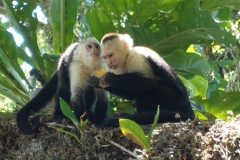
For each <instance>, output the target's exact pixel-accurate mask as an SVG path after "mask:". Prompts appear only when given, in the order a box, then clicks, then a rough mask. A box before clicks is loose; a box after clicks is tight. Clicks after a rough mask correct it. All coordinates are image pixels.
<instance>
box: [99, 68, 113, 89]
mask: <svg viewBox="0 0 240 160" xmlns="http://www.w3.org/2000/svg"><path fill="white" fill-rule="evenodd" d="M115 79H116V75H115V74H114V73H111V72H107V73H106V74H105V75H104V76H102V77H101V78H100V83H101V84H103V86H104V88H105V87H110V86H112V84H113V83H114V80H115Z"/></svg>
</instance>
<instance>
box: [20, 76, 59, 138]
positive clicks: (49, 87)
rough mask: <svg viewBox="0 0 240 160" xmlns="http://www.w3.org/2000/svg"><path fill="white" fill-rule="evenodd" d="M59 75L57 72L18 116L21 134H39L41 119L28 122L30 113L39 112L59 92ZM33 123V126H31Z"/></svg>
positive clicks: (37, 118) (36, 118)
mask: <svg viewBox="0 0 240 160" xmlns="http://www.w3.org/2000/svg"><path fill="white" fill-rule="evenodd" d="M57 84H58V75H57V72H55V73H54V74H53V75H52V77H51V79H50V80H49V82H47V83H46V84H45V86H44V87H43V88H42V89H41V90H40V91H39V93H38V94H37V95H36V96H35V97H34V98H33V99H31V100H30V101H29V102H28V103H27V104H26V105H25V106H23V107H22V109H21V110H20V111H19V112H18V114H17V126H18V128H19V129H20V131H21V132H23V133H25V134H33V133H38V132H39V127H40V117H39V116H38V117H35V118H33V119H32V120H31V121H29V120H28V116H29V112H30V111H33V112H36V111H39V110H40V109H41V108H44V107H45V106H46V104H47V103H48V102H49V101H50V100H51V99H52V97H53V96H54V95H55V94H56V92H57ZM31 123H32V124H31Z"/></svg>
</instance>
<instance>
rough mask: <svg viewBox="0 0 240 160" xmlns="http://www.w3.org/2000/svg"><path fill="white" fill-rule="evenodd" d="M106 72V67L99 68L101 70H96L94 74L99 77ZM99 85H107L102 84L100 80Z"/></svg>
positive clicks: (103, 86)
mask: <svg viewBox="0 0 240 160" xmlns="http://www.w3.org/2000/svg"><path fill="white" fill-rule="evenodd" d="M104 74H106V72H105V70H104V69H99V70H96V71H94V75H95V76H96V77H98V78H101V77H102V76H103V75H104ZM98 86H99V87H102V88H105V87H106V86H105V85H104V84H102V82H99V84H98Z"/></svg>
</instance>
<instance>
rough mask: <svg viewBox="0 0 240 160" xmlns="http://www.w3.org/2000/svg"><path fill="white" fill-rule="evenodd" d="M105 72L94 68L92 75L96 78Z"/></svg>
mask: <svg viewBox="0 0 240 160" xmlns="http://www.w3.org/2000/svg"><path fill="white" fill-rule="evenodd" d="M105 73H106V72H105V71H104V69H99V70H96V71H95V72H94V75H95V76H96V77H98V78H100V77H102V76H103V75H104V74H105Z"/></svg>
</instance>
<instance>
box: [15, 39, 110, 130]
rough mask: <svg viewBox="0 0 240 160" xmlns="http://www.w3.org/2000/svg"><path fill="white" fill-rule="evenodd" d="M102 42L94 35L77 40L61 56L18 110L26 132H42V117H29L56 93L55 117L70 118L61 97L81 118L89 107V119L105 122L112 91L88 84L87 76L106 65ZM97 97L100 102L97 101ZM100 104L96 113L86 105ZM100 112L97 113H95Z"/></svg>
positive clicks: (18, 118)
mask: <svg viewBox="0 0 240 160" xmlns="http://www.w3.org/2000/svg"><path fill="white" fill-rule="evenodd" d="M103 68H104V66H103V63H102V60H101V58H100V46H99V42H98V41H97V39H96V38H94V37H89V38H86V39H85V40H82V41H81V42H80V43H74V44H72V45H70V46H69V48H68V49H67V50H66V51H65V53H63V54H62V55H61V57H60V59H59V63H58V67H57V70H56V71H55V73H54V74H53V75H52V77H51V79H50V80H49V82H47V83H46V84H45V86H44V87H43V88H42V89H41V90H40V92H39V93H38V94H37V95H36V96H35V97H34V98H33V99H32V100H30V101H29V102H28V103H27V104H26V105H25V106H23V108H22V109H21V110H20V111H19V112H18V114H17V125H18V128H19V129H20V130H21V131H22V132H23V133H25V134H32V133H38V132H39V127H40V119H39V117H35V118H33V119H32V120H30V121H29V120H28V116H29V112H30V111H34V112H36V111H39V110H40V109H41V108H43V107H45V106H46V104H47V103H48V102H49V101H50V100H51V99H52V97H53V96H55V111H54V120H56V121H59V120H62V119H64V118H66V117H65V116H64V115H63V113H62V111H61V108H60V104H59V97H61V98H62V99H63V100H65V101H66V102H67V103H68V104H69V105H70V106H71V107H72V108H73V111H74V114H75V116H76V118H77V119H79V118H80V116H81V115H83V114H84V112H85V111H86V113H87V115H88V119H89V120H90V121H91V122H92V123H95V124H101V123H103V121H104V119H105V116H106V112H107V106H108V98H109V97H108V93H107V92H106V91H104V90H102V89H96V88H93V87H92V86H90V85H88V83H87V80H88V78H89V77H90V76H91V75H92V73H93V72H94V71H95V70H98V69H103ZM95 101H96V102H95ZM94 103H95V104H96V108H95V112H94V113H93V112H92V111H91V110H86V109H88V108H89V107H88V108H87V107H86V105H90V106H91V107H92V105H93V104H94ZM95 113H96V114H95ZM31 123H32V124H31Z"/></svg>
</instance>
